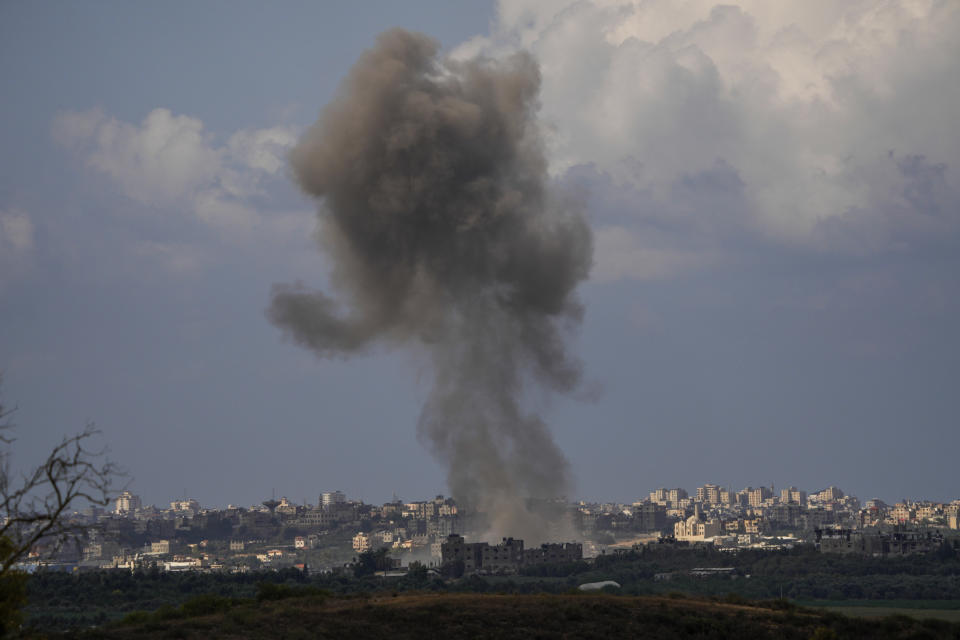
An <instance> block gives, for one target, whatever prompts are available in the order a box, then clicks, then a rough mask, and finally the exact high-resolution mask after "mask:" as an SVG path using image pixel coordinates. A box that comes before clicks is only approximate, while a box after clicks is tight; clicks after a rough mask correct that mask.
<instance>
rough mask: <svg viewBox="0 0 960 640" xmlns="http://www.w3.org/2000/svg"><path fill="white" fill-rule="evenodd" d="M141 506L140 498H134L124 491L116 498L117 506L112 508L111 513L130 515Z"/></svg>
mask: <svg viewBox="0 0 960 640" xmlns="http://www.w3.org/2000/svg"><path fill="white" fill-rule="evenodd" d="M141 506H142V504H141V503H140V496H135V495H133V494H132V493H130V492H129V491H124V492H122V493H121V494H120V495H119V496H117V504H116V506H115V507H114V509H113V512H114V513H116V514H119V515H123V514H125V513H132V512H134V511H136V510H137V509H139V508H140V507H141Z"/></svg>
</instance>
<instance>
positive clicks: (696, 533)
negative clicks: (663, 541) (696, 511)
mask: <svg viewBox="0 0 960 640" xmlns="http://www.w3.org/2000/svg"><path fill="white" fill-rule="evenodd" d="M722 534H723V523H722V522H720V521H719V520H717V519H716V518H711V519H710V520H707V521H703V520H701V519H700V518H699V517H697V516H696V515H692V516H690V517H689V518H687V519H686V520H681V521H680V522H678V523H676V524H675V525H673V536H674V537H675V538H676V539H677V540H687V541H690V542H694V541H703V540H706V539H707V538H713V537H715V536H719V535H722Z"/></svg>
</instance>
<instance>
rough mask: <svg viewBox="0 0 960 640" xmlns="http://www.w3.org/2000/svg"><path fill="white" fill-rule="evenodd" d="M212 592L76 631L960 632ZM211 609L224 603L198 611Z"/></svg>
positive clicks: (442, 598) (590, 605)
mask: <svg viewBox="0 0 960 640" xmlns="http://www.w3.org/2000/svg"><path fill="white" fill-rule="evenodd" d="M285 595H289V594H285ZM280 597H282V595H281V596H280ZM206 598H207V599H206V600H204V599H203V598H201V599H198V601H197V602H195V603H194V604H193V605H190V603H188V604H186V605H184V607H181V608H179V609H172V608H168V609H167V610H165V611H159V612H157V613H154V614H136V615H134V616H129V617H128V621H127V623H126V624H119V625H112V626H110V627H107V628H102V629H95V630H89V631H86V632H84V633H82V634H81V635H80V637H89V638H94V637H95V638H131V637H136V638H281V637H283V638H307V637H310V638H346V637H353V638H384V639H386V638H389V639H390V640H396V639H401V638H424V637H443V638H564V637H567V638H658V639H660V638H743V637H750V638H771V639H773V638H798V639H799V638H803V639H807V638H812V637H813V638H836V637H839V638H871V639H875V638H960V625H957V624H950V623H947V622H943V621H934V620H926V621H916V620H913V619H910V618H906V617H892V618H886V619H883V620H863V619H856V618H846V617H844V616H840V615H838V614H827V613H822V612H817V611H813V610H806V609H797V608H795V607H791V606H790V605H786V604H783V605H782V608H781V606H780V605H781V603H778V602H772V603H769V606H763V605H756V604H738V603H730V602H718V601H714V600H706V599H688V598H685V597H683V596H679V595H678V596H675V597H653V596H641V597H624V596H613V595H547V594H543V595H522V596H516V595H477V594H423V593H419V594H410V593H408V594H398V595H396V596H391V595H383V596H377V597H368V598H362V597H351V598H334V597H328V596H323V595H313V596H305V597H285V598H283V599H278V600H266V599H264V600H262V601H260V602H255V601H249V600H247V601H233V602H231V601H230V600H228V599H225V598H217V597H215V596H208V597H206ZM213 609H220V611H219V612H217V613H211V614H206V615H202V614H203V612H204V611H205V610H206V611H209V610H213ZM191 614H192V615H191ZM196 614H201V615H196ZM63 637H76V635H74V634H68V635H67V636H63Z"/></svg>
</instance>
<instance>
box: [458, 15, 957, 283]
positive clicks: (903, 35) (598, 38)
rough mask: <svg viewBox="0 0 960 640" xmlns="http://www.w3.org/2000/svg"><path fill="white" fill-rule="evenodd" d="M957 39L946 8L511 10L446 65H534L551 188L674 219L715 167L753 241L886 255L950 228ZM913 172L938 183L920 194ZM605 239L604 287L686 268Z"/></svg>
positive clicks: (953, 222) (705, 188)
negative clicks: (585, 178) (576, 182)
mask: <svg viewBox="0 0 960 640" xmlns="http://www.w3.org/2000/svg"><path fill="white" fill-rule="evenodd" d="M957 33H960V4H958V3H955V2H936V1H934V0H883V1H874V0H857V1H854V2H833V1H826V0H810V1H805V2H769V1H767V0H743V1H741V2H730V3H724V4H722V5H721V4H719V3H717V2H714V1H710V0H688V1H676V0H637V1H629V0H594V1H588V0H584V1H580V2H572V1H571V2H540V1H536V0H526V1H525V0H516V1H514V0H511V1H510V2H502V3H501V4H500V7H499V11H498V22H497V23H496V24H495V26H494V29H493V33H492V34H491V36H490V37H489V38H478V39H474V40H472V41H470V42H468V43H466V44H465V45H464V46H463V48H462V49H461V50H460V51H456V52H454V55H455V56H464V55H469V54H472V53H475V52H478V51H479V52H483V53H485V54H487V55H493V56H500V55H504V54H506V53H509V52H510V51H512V50H514V49H516V48H521V47H523V48H527V49H529V50H531V51H532V52H533V53H534V55H535V56H536V57H537V58H538V60H539V61H540V64H541V70H542V75H543V87H542V96H541V102H542V112H541V113H542V116H543V119H544V121H545V122H546V123H547V125H548V131H549V141H548V151H549V154H550V162H551V170H552V172H553V173H554V174H555V175H563V174H564V173H565V172H567V171H568V170H569V169H570V168H571V167H575V166H578V165H584V164H590V165H593V166H594V167H595V168H596V169H597V170H598V171H600V172H603V173H605V174H607V175H609V176H611V178H612V179H613V180H614V182H616V183H618V184H628V185H630V186H631V187H632V188H633V189H634V190H635V191H636V193H639V194H643V198H644V201H645V202H646V201H652V202H659V203H661V206H660V207H659V209H660V210H662V211H663V212H666V213H669V214H670V215H671V216H673V215H676V214H677V206H675V200H676V188H677V185H678V184H682V183H683V181H684V180H685V179H686V178H685V176H698V175H703V174H706V173H708V172H710V171H712V170H713V169H712V168H713V167H715V166H716V165H717V163H718V161H719V162H722V163H723V164H724V165H725V166H728V167H729V168H730V170H731V171H732V172H733V173H735V175H736V176H738V178H739V180H740V181H741V182H742V189H741V195H742V198H741V200H740V201H739V203H738V205H737V206H738V207H739V208H740V210H739V212H738V214H737V215H736V216H729V218H730V219H731V220H733V219H736V220H737V223H738V224H741V223H746V224H747V228H748V229H749V230H750V232H751V233H755V234H757V235H758V236H761V237H766V238H767V241H773V242H778V243H780V242H782V243H789V244H794V245H799V246H817V247H827V248H830V249H831V250H846V249H847V248H849V247H850V246H861V245H862V244H863V242H864V241H863V236H869V237H870V240H869V242H868V243H867V244H869V245H870V247H871V250H888V249H890V248H892V247H894V246H895V245H897V243H898V242H900V237H901V236H902V235H903V234H904V233H908V232H909V233H913V234H916V233H921V234H923V233H928V232H929V234H931V235H930V237H933V235H932V234H937V235H939V234H942V233H943V232H944V229H947V230H948V231H949V232H950V233H954V234H956V233H957V232H958V229H960V217H958V211H957V209H958V206H957V205H958V204H960V199H958V198H957V194H958V193H960V186H958V185H960V177H958V173H957V168H958V167H960V129H958V128H957V127H956V126H955V123H954V122H953V120H954V116H953V114H954V113H958V112H960V83H957V82H956V78H957V77H958V76H960V39H958V38H957V37H956V34H957ZM891 151H893V152H894V153H893V154H891V153H890V152H891ZM909 158H919V159H920V161H921V162H922V163H926V166H929V167H939V174H938V177H936V179H935V180H932V181H931V180H925V181H924V180H918V179H917V178H916V177H915V176H913V175H911V174H910V173H909V170H907V169H905V168H904V163H905V162H907V161H908V159H909ZM701 182H702V181H701ZM934 183H936V184H934ZM698 188H700V189H701V193H703V194H705V196H706V197H707V200H709V185H707V184H705V183H704V184H700V186H699V187H698ZM918 190H919V191H924V190H927V191H929V192H924V193H923V195H917V196H916V197H909V195H908V194H909V193H916V192H917V191H918ZM934 209H936V210H937V213H935V212H934ZM635 213H637V214H638V215H639V216H640V217H644V216H649V213H648V212H647V211H639V210H638V211H636V212H635ZM691 215H699V216H701V217H704V218H707V219H709V218H710V217H711V216H712V215H713V211H712V210H711V209H710V207H709V202H708V201H705V202H703V203H701V209H699V210H698V211H694V212H692V214H691ZM661 222H663V221H661ZM623 224H626V223H623ZM840 229H842V230H843V233H841V234H840V235H839V236H838V235H836V234H837V232H838V230H840ZM601 231H602V230H601ZM604 233H606V232H604ZM828 236H829V237H828ZM607 240H611V239H610V238H607ZM607 240H604V239H603V238H602V237H601V240H600V242H598V253H599V256H598V270H599V273H601V274H602V273H606V274H610V273H619V274H624V275H626V274H633V276H632V277H645V276H642V274H651V273H658V272H662V273H668V272H675V270H676V269H675V268H665V267H662V266H656V267H655V266H654V265H665V264H667V263H669V262H671V261H674V264H675V265H678V266H677V267H676V268H680V267H679V265H680V264H686V262H685V261H684V260H683V259H680V258H676V257H673V256H672V254H671V256H672V257H669V258H667V257H666V256H660V257H658V258H657V259H652V258H650V255H651V254H650V253H649V249H647V250H644V251H634V250H627V249H625V248H624V242H625V241H622V240H620V241H616V242H614V241H612V240H611V241H609V242H608V241H607ZM605 248H606V249H607V250H610V251H616V252H617V253H616V256H617V257H605V256H604V255H603V252H604V250H605ZM660 248H661V249H664V251H668V250H669V247H667V248H664V247H660ZM625 254H634V255H636V256H637V258H636V262H637V264H636V266H635V267H634V268H628V267H627V266H624V262H623V259H622V256H623V255H625ZM618 265H619V266H618ZM663 269H665V270H663Z"/></svg>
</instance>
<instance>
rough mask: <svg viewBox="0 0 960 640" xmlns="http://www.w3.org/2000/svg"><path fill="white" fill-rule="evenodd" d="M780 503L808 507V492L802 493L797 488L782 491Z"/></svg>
mask: <svg viewBox="0 0 960 640" xmlns="http://www.w3.org/2000/svg"><path fill="white" fill-rule="evenodd" d="M780 502H783V503H786V504H790V503H791V502H792V503H793V504H798V505H800V506H801V507H805V506H807V492H806V491H801V490H800V489H797V488H796V487H790V488H789V489H782V490H781V491H780Z"/></svg>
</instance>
